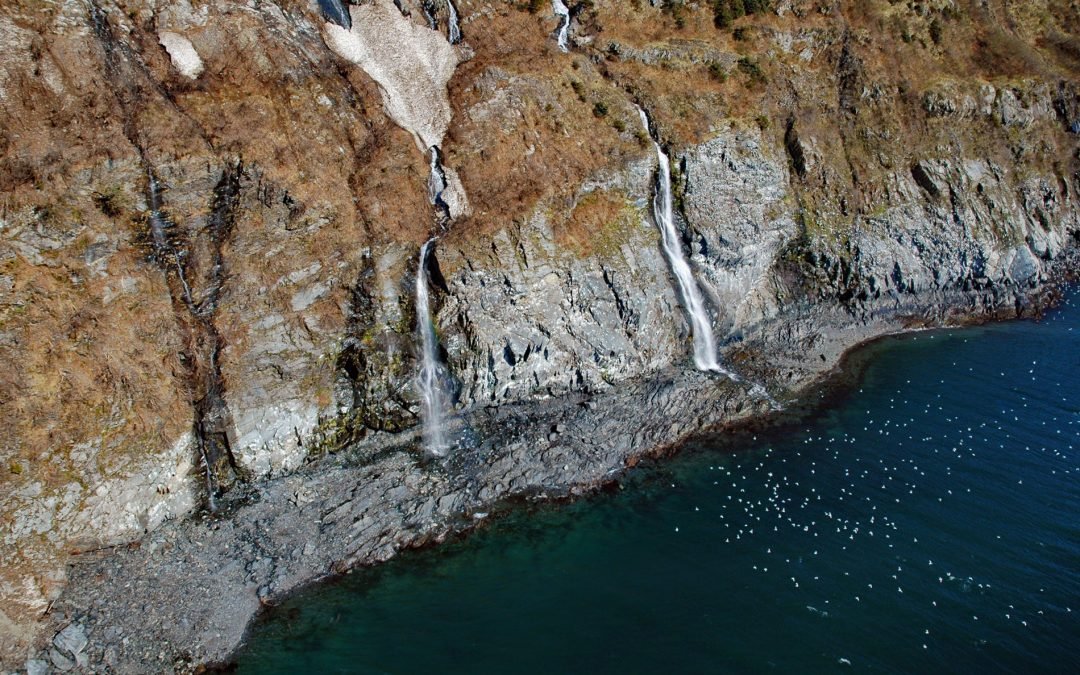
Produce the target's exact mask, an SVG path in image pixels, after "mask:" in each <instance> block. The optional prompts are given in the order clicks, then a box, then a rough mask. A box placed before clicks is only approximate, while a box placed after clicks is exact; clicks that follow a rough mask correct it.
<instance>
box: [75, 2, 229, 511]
mask: <svg viewBox="0 0 1080 675" xmlns="http://www.w3.org/2000/svg"><path fill="white" fill-rule="evenodd" d="M88 9H89V14H90V21H91V24H92V27H93V31H94V35H95V36H96V38H97V40H98V42H99V43H100V44H101V48H102V52H103V56H104V66H105V68H104V71H105V77H106V80H107V81H108V83H109V85H110V90H111V92H112V94H113V96H114V97H115V99H116V102H117V104H118V106H119V108H120V112H121V114H122V116H123V129H124V136H125V137H126V138H127V139H128V141H129V142H130V143H131V145H132V146H133V147H134V148H135V149H136V151H137V152H138V155H139V159H140V163H141V164H142V167H143V171H144V172H145V174H146V179H147V185H146V200H147V206H148V208H149V214H148V216H147V221H146V223H145V228H144V230H143V231H142V232H140V233H138V235H137V236H136V239H135V241H136V244H142V245H143V246H145V247H146V248H147V249H148V253H149V256H148V257H149V259H150V260H151V262H153V263H154V264H156V265H157V266H158V267H159V268H160V269H161V270H162V272H163V273H164V275H165V279H166V284H167V286H168V288H169V294H170V296H171V298H172V305H173V313H174V315H175V318H176V321H177V324H178V325H179V327H180V331H181V333H182V335H183V343H184V347H183V349H182V351H181V354H180V360H181V362H182V363H183V364H184V366H185V369H186V371H187V372H186V375H187V379H188V387H189V391H190V395H191V405H192V411H193V417H194V421H193V425H192V426H193V429H192V431H193V434H194V437H195V444H196V448H197V451H198V455H199V459H200V461H201V463H202V465H203V468H204V471H205V474H206V485H207V502H208V505H209V507H210V509H211V510H215V509H216V498H217V497H218V496H220V494H221V493H222V492H223V491H224V490H226V489H228V488H229V487H230V486H231V485H232V484H233V483H235V481H236V480H237V479H238V478H239V477H240V471H239V468H238V465H237V462H236V458H235V456H234V455H233V452H232V446H231V444H230V441H229V433H230V430H231V429H232V426H233V425H232V416H231V414H230V412H229V409H228V405H227V404H226V402H225V387H224V384H223V381H222V377H221V366H220V363H219V355H220V353H221V348H222V346H223V340H222V338H221V335H220V334H219V332H218V330H217V327H216V326H215V324H214V314H215V312H216V309H217V304H218V300H219V297H220V294H221V290H222V287H223V285H224V283H225V278H226V272H225V261H224V252H223V249H224V245H225V243H226V241H227V240H228V238H229V237H230V235H231V234H232V231H233V229H234V226H235V222H236V213H237V207H238V205H239V196H240V177H241V174H242V172H243V166H242V165H241V164H240V163H239V162H238V163H237V164H236V165H235V166H233V167H229V168H226V169H225V170H224V171H223V173H222V177H221V179H220V181H219V182H218V184H217V186H216V187H215V188H214V195H213V200H212V203H211V209H210V215H209V217H208V218H207V221H206V225H205V227H203V228H202V229H201V230H199V231H195V230H193V229H191V228H182V227H179V226H178V225H177V223H176V222H175V221H174V220H173V219H172V218H171V217H170V215H169V213H168V210H167V208H166V206H165V204H164V199H163V196H164V193H165V192H167V190H168V186H167V185H165V184H164V183H163V181H162V180H161V179H160V178H159V176H158V174H157V172H156V171H155V169H154V166H153V163H152V162H151V160H150V156H149V153H148V152H147V146H146V144H145V142H144V141H143V139H142V136H141V134H140V132H139V127H138V122H137V119H138V115H139V113H140V112H141V110H142V109H143V107H144V106H145V101H146V100H147V98H148V95H149V93H150V92H148V91H147V88H148V87H149V88H150V89H153V91H154V92H155V93H157V94H158V95H160V96H162V97H163V98H164V99H165V100H167V101H168V102H169V103H170V105H171V106H172V107H173V108H174V109H175V110H176V111H177V112H178V113H179V114H180V115H181V116H182V117H183V118H184V119H185V120H187V121H189V122H191V123H192V125H193V128H194V129H196V130H198V131H199V132H200V133H201V132H202V130H201V128H200V127H199V125H198V124H196V123H195V122H194V121H193V120H191V119H190V118H189V117H188V116H187V115H186V114H185V113H183V111H181V110H179V108H178V107H177V106H176V104H175V101H173V99H172V98H171V96H169V94H168V92H167V91H165V90H164V89H163V88H162V87H161V86H160V85H159V84H158V83H156V82H155V81H154V80H153V78H152V77H151V76H150V73H149V71H148V69H147V68H146V65H145V64H144V63H143V62H142V61H141V60H140V59H139V58H138V56H137V55H136V54H135V53H134V52H133V51H132V50H131V48H130V47H129V46H128V45H126V44H124V43H123V42H122V41H120V40H118V39H117V38H116V36H115V34H114V32H113V29H112V26H111V25H110V23H109V19H108V16H107V14H106V12H105V11H104V10H103V9H102V8H101V7H100V6H99V5H98V4H97V3H96V2H93V0H91V1H90V2H89V3H88ZM203 140H204V141H206V144H207V147H211V148H212V145H211V144H210V142H209V140H208V139H207V138H206V137H205V135H203Z"/></svg>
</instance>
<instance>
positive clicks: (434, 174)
mask: <svg viewBox="0 0 1080 675" xmlns="http://www.w3.org/2000/svg"><path fill="white" fill-rule="evenodd" d="M428 152H429V153H431V164H430V167H431V175H429V176H428V199H430V200H431V203H432V204H433V205H434V206H435V207H436V208H438V209H439V211H440V212H441V213H440V215H441V216H444V217H445V218H446V219H449V218H450V207H449V206H448V205H447V203H446V202H445V201H444V200H443V196H442V195H443V192H444V191H445V190H446V172H445V171H443V168H442V159H441V158H440V157H439V148H437V147H435V146H434V145H433V146H431V147H430V148H428Z"/></svg>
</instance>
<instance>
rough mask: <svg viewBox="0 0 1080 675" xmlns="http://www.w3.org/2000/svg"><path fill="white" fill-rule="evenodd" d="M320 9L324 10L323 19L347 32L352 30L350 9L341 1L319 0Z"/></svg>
mask: <svg viewBox="0 0 1080 675" xmlns="http://www.w3.org/2000/svg"><path fill="white" fill-rule="evenodd" d="M319 9H321V10H322V15H323V18H325V19H326V20H327V21H330V22H332V23H336V24H337V25H339V26H341V27H342V28H344V29H345V30H349V29H350V28H352V17H351V16H350V15H349V8H348V7H346V6H345V4H344V3H342V2H341V0H319Z"/></svg>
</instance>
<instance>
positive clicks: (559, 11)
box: [551, 0, 570, 52]
mask: <svg viewBox="0 0 1080 675" xmlns="http://www.w3.org/2000/svg"><path fill="white" fill-rule="evenodd" d="M551 7H552V9H554V10H555V16H557V17H559V32H558V35H557V37H556V39H557V40H558V41H559V49H560V50H562V51H564V52H568V51H570V46H569V44H567V41H566V40H567V37H566V34H567V33H568V32H569V31H570V9H569V8H568V7H567V6H566V3H565V2H563V0H551Z"/></svg>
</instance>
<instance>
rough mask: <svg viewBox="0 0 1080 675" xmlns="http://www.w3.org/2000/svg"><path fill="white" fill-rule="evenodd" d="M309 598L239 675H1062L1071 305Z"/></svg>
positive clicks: (1071, 538)
mask: <svg viewBox="0 0 1080 675" xmlns="http://www.w3.org/2000/svg"><path fill="white" fill-rule="evenodd" d="M1077 301H1078V296H1077V295H1076V294H1073V295H1072V296H1071V300H1070V302H1069V303H1068V304H1067V305H1066V306H1065V307H1064V308H1063V309H1062V310H1060V311H1057V312H1054V313H1053V314H1051V315H1050V316H1048V317H1047V318H1046V319H1045V320H1044V321H1042V322H1039V323H1033V322H1016V323H1009V324H998V325H991V326H987V327H982V328H972V329H965V330H961V331H938V332H933V333H921V334H918V335H916V336H909V337H906V338H902V339H890V340H886V341H883V342H880V343H878V344H876V345H874V346H872V347H869V348H868V350H869V352H868V355H869V358H868V359H867V365H866V370H865V373H864V374H863V376H862V378H861V379H860V382H859V384H858V385H857V386H856V388H855V389H854V390H853V391H852V392H851V393H850V395H849V396H848V397H846V398H845V399H844V400H843V401H841V402H839V403H837V405H836V406H834V407H832V408H831V409H829V410H827V411H825V412H823V413H821V414H820V415H818V416H817V417H816V418H814V419H811V420H808V421H806V422H804V423H803V424H802V425H800V426H799V427H798V428H797V429H789V430H786V431H784V432H782V433H781V432H775V433H772V434H771V435H770V436H768V437H766V436H764V435H762V436H759V437H757V438H754V437H752V436H747V437H746V438H741V439H738V440H737V441H735V442H732V441H730V440H727V441H716V440H713V441H710V440H708V439H705V440H702V441H700V442H697V443H694V444H692V445H691V446H689V447H687V448H686V449H685V450H684V452H682V453H681V454H680V455H679V456H677V457H675V458H673V459H669V460H666V461H664V462H662V463H660V464H659V465H657V466H653V467H649V468H646V469H643V470H640V471H636V472H634V473H633V474H632V475H631V476H629V477H627V478H626V479H625V480H624V482H623V484H622V485H621V486H620V489H617V490H614V491H612V492H609V493H605V494H601V495H597V496H595V497H593V498H590V499H587V500H583V501H579V502H577V503H573V504H569V505H559V506H547V507H542V508H533V509H531V510H526V509H521V510H518V511H516V512H514V513H513V514H512V515H510V516H508V517H505V518H502V519H500V520H498V521H497V522H495V523H493V524H492V525H490V526H488V527H487V528H485V529H484V530H482V531H480V532H477V533H475V534H473V535H471V536H469V537H467V538H465V539H464V540H463V541H458V542H454V543H450V544H447V545H444V546H441V547H437V548H435V549H431V550H427V551H421V552H413V553H409V554H406V555H403V556H401V557H400V558H399V559H397V560H395V561H392V562H390V563H389V564H386V565H383V566H381V567H378V568H376V569H373V570H367V571H360V572H357V573H356V574H353V575H350V576H348V577H346V578H344V579H343V580H341V581H338V582H335V583H332V584H328V585H323V586H319V587H316V588H313V589H311V590H309V591H307V592H305V593H303V594H301V595H298V596H297V597H295V598H293V599H291V600H290V601H289V602H287V603H285V604H284V605H283V606H281V607H279V608H278V609H276V610H275V611H273V612H272V613H270V614H269V615H268V616H267V617H265V618H264V619H263V620H262V621H260V622H259V623H258V624H257V626H256V627H255V629H254V631H253V634H252V635H251V636H250V640H249V643H248V645H247V646H246V647H245V648H244V650H243V651H242V652H241V653H240V654H239V655H238V657H237V658H238V663H237V668H238V670H239V672H241V673H285V672H350V673H563V672H627V673H661V672H664V673H667V672H694V673H698V672H700V673H706V672H708V673H713V672H766V671H774V672H786V673H808V672H811V673H812V672H835V671H837V670H840V671H841V672H842V671H843V670H845V669H848V668H849V664H850V669H851V670H853V671H859V672H908V673H927V672H960V673H969V672H980V673H982V672H1016V673H1020V672H1022V673H1032V672H1062V673H1065V672H1073V673H1075V672H1080V452H1078V448H1080V378H1078V377H1077V375H1078V373H1080V308H1078V307H1076V306H1075V305H1076V303H1077Z"/></svg>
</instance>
